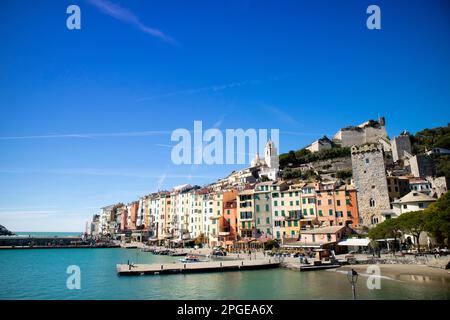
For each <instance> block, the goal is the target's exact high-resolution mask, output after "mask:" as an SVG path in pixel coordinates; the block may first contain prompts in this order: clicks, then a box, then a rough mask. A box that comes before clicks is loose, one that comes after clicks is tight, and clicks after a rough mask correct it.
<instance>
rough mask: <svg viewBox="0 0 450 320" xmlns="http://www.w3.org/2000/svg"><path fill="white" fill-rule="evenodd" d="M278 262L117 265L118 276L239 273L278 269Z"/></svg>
mask: <svg viewBox="0 0 450 320" xmlns="http://www.w3.org/2000/svg"><path fill="white" fill-rule="evenodd" d="M279 266H280V262H278V261H276V260H275V259H273V258H272V259H254V260H226V261H206V262H195V263H166V264H136V265H135V264H118V265H117V266H116V268H117V273H118V274H119V275H148V274H150V275H155V274H173V273H194V272H218V271H240V270H259V269H271V268H278V267H279Z"/></svg>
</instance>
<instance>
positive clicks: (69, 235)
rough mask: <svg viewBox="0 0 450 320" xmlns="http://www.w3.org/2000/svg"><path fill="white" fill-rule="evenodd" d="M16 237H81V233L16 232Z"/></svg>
mask: <svg viewBox="0 0 450 320" xmlns="http://www.w3.org/2000/svg"><path fill="white" fill-rule="evenodd" d="M15 234H16V235H18V236H32V237H72V236H79V235H82V234H83V232H81V231H80V232H63V231H59V232H51V231H40V232H36V231H17V232H15Z"/></svg>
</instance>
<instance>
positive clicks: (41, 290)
mask: <svg viewBox="0 0 450 320" xmlns="http://www.w3.org/2000/svg"><path fill="white" fill-rule="evenodd" d="M127 260H130V261H132V262H134V263H157V262H170V261H174V262H175V261H177V258H175V257H167V256H155V255H152V254H151V253H146V252H140V251H139V250H136V249H122V248H116V249H35V250H0V283H1V290H0V299H133V300H135V299H351V289H350V285H349V283H348V280H347V277H346V275H345V274H342V273H339V272H330V271H313V272H303V273H300V272H296V271H292V270H287V269H273V270H259V271H237V272H225V273H206V274H186V275H183V274H175V275H161V276H138V277H119V276H117V275H116V270H115V265H116V264H117V263H126V262H127ZM69 265H77V266H79V267H80V269H81V289H80V290H69V289H67V286H66V281H67V277H68V274H66V270H67V267H68V266H69ZM360 278H361V279H360V280H359V281H358V284H357V295H358V298H359V299H450V292H449V287H448V285H447V286H427V285H420V284H419V285H418V284H411V283H407V282H399V281H393V280H384V279H383V280H382V282H381V285H382V286H381V290H368V289H367V288H366V284H365V282H366V280H365V279H364V278H362V277H360Z"/></svg>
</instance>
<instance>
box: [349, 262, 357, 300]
mask: <svg viewBox="0 0 450 320" xmlns="http://www.w3.org/2000/svg"><path fill="white" fill-rule="evenodd" d="M347 279H348V281H349V282H350V284H351V285H352V292H353V300H356V290H355V285H356V282H357V281H358V272H356V271H355V270H354V269H352V270H350V271H349V272H348V273H347Z"/></svg>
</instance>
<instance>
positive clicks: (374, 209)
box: [351, 144, 390, 227]
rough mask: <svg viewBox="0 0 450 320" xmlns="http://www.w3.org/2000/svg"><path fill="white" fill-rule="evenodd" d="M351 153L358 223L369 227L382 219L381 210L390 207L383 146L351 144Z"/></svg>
mask: <svg viewBox="0 0 450 320" xmlns="http://www.w3.org/2000/svg"><path fill="white" fill-rule="evenodd" d="M351 154H352V169H353V179H354V183H355V187H356V190H357V192H358V193H357V200H358V210H359V217H360V223H361V224H363V225H365V226H368V227H370V226H373V225H375V224H377V223H378V222H381V221H382V219H381V213H382V211H384V210H389V209H390V203H389V194H388V187H387V179H386V169H385V167H384V157H383V148H382V146H381V145H379V144H365V145H363V146H360V147H356V146H353V147H352V148H351Z"/></svg>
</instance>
